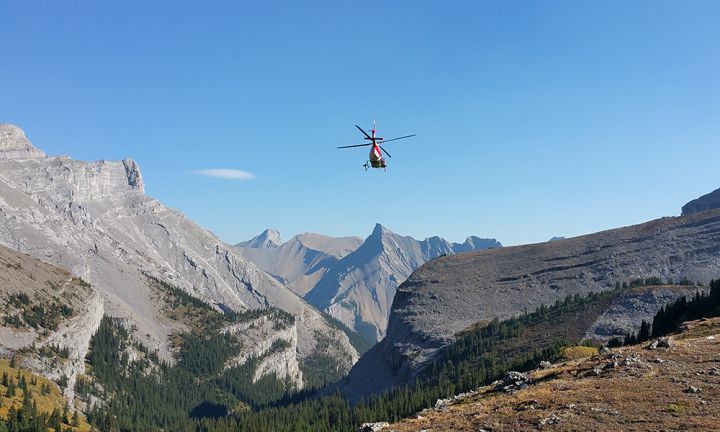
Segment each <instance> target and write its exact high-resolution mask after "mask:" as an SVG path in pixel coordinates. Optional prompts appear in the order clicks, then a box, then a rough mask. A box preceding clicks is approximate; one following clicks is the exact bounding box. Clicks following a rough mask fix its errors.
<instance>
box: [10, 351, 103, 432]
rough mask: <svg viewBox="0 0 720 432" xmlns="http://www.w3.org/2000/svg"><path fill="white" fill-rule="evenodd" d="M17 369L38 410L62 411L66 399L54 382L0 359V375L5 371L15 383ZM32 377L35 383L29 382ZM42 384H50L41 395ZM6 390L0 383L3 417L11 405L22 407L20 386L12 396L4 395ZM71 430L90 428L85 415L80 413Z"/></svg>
mask: <svg viewBox="0 0 720 432" xmlns="http://www.w3.org/2000/svg"><path fill="white" fill-rule="evenodd" d="M18 371H19V372H20V374H21V375H22V376H24V377H25V380H26V381H27V386H28V389H29V390H30V392H31V393H32V397H33V399H34V400H35V402H36V404H37V408H38V411H39V412H41V413H42V412H44V413H48V414H50V413H52V411H53V410H54V409H55V408H57V409H58V410H60V412H62V410H63V408H64V407H65V404H66V401H65V398H64V397H63V395H62V393H60V389H59V388H58V386H57V384H55V383H54V382H53V381H50V380H48V379H47V378H43V377H41V376H39V375H36V374H34V373H32V372H30V371H27V370H24V369H19V368H12V367H10V362H9V361H7V360H5V359H0V376H2V374H3V373H6V374H7V375H8V377H10V378H12V379H13V381H14V382H15V384H16V385H17V377H18ZM33 378H34V379H35V384H31V382H32V381H33ZM43 384H49V386H50V393H49V394H47V395H42V394H41V393H40V387H41V386H42V385H43ZM6 391H7V387H5V386H3V385H2V384H1V383H0V399H2V407H0V418H3V419H6V418H7V413H8V410H9V409H10V407H11V406H15V408H16V409H18V408H20V407H22V401H23V397H24V394H23V390H22V389H20V388H16V392H15V396H14V397H7V396H5V393H6ZM65 426H67V427H69V426H70V425H67V424H66V425H65ZM73 430H74V431H82V432H85V431H90V430H91V428H90V425H89V424H88V423H87V421H86V419H85V417H84V416H83V415H82V414H81V415H80V426H79V427H76V428H73Z"/></svg>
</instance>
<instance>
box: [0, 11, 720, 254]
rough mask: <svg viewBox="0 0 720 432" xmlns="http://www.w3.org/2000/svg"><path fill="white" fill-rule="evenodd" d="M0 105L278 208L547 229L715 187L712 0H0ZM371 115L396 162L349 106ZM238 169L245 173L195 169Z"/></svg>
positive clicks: (163, 188) (118, 153)
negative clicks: (374, 145) (371, 161)
mask: <svg viewBox="0 0 720 432" xmlns="http://www.w3.org/2000/svg"><path fill="white" fill-rule="evenodd" d="M0 21H1V22H2V25H0V42H2V55H1V56H0V85H2V92H1V93H0V121H5V122H11V123H14V124H17V125H19V126H21V127H22V128H23V129H25V131H26V133H27V134H28V136H29V137H30V139H31V140H32V141H33V142H34V143H35V144H36V145H37V146H38V147H40V148H42V149H43V150H45V151H46V152H48V153H49V154H67V155H70V156H71V157H73V158H75V159H85V160H97V159H108V160H112V159H120V158H126V157H131V158H133V159H135V160H136V161H138V163H139V164H140V166H141V169H142V172H143V175H144V178H145V182H146V191H147V193H148V194H150V195H151V196H153V197H156V198H158V199H159V200H161V201H162V202H163V203H165V204H167V205H169V206H172V207H176V208H179V209H180V210H182V211H183V212H185V213H186V214H187V215H188V216H189V217H190V218H192V219H193V220H195V221H197V222H199V223H200V224H201V225H203V226H205V227H207V228H209V229H211V230H212V231H214V232H215V233H217V234H218V235H219V236H220V237H221V238H222V239H224V240H225V241H228V242H232V243H234V242H237V241H240V240H244V239H247V238H249V237H252V236H254V235H255V234H256V233H258V232H260V231H262V230H263V229H264V228H265V227H275V228H277V229H279V230H280V231H281V232H282V233H283V236H284V237H285V238H288V237H290V236H291V235H294V234H297V233H301V232H307V231H309V232H319V233H324V234H328V235H359V236H363V237H364V236H366V235H368V234H369V233H370V231H371V230H372V227H373V225H374V223H375V222H381V223H382V224H384V225H385V226H387V227H388V228H390V229H392V230H393V231H396V232H398V233H401V234H408V235H413V236H415V237H417V238H424V237H426V236H430V235H442V236H445V237H447V238H448V239H450V240H453V241H462V240H463V239H464V238H465V237H466V236H467V235H469V234H474V235H480V236H489V237H496V238H498V239H499V240H500V241H502V242H504V243H506V244H520V243H528V242H537V241H544V240H547V239H548V238H550V237H551V236H554V235H564V236H572V235H578V234H583V233H590V232H594V231H598V230H601V229H606V228H612V227H617V226H624V225H629V224H633V223H640V222H643V221H647V220H650V219H654V218H657V217H661V216H668V215H675V214H678V213H679V209H680V206H681V205H683V204H684V203H685V202H686V201H688V200H689V199H691V198H694V197H696V196H699V195H701V194H704V193H706V192H709V191H711V190H714V189H716V188H717V187H720V170H719V169H718V168H717V167H718V162H717V161H718V160H720V103H718V101H720V26H718V25H717V23H718V22H720V2H717V1H687V2H680V1H633V2H625V1H605V2H596V1H474V0H473V1H464V2H463V1H452V2H441V1H433V2H429V1H427V2H422V1H402V0H401V1H368V2H356V1H342V0H340V1H338V0H332V1H315V2H309V1H302V2H297V1H287V2H280V1H270V2H241V1H232V2H231V1H227V2H220V1H216V2H200V1H196V2H187V1H175V0H173V1H152V2H148V1H123V2H112V1H73V2H58V1H54V0H53V1H50V0H48V1H37V2H36V1H8V0H0ZM373 120H376V121H377V124H378V129H379V132H380V135H382V136H385V137H391V136H398V135H405V134H410V133H415V134H417V137H416V138H413V139H409V140H404V141H398V142H397V143H391V144H389V145H388V150H390V152H391V154H392V155H393V158H392V159H390V160H389V169H388V171H387V172H382V171H373V172H367V173H366V172H365V171H364V170H363V169H362V167H361V165H362V163H363V162H364V161H365V160H366V159H367V151H366V150H365V149H349V150H336V149H335V147H336V146H338V145H347V144H355V143H358V142H362V140H361V136H360V134H359V133H358V132H357V131H356V130H355V128H354V126H353V124H355V123H358V124H360V125H361V126H365V127H368V128H369V127H370V125H371V124H372V121H373ZM208 169H235V170H242V171H244V172H247V173H249V174H252V176H249V177H254V178H248V179H221V178H214V177H207V176H200V175H192V174H190V172H191V171H197V170H208Z"/></svg>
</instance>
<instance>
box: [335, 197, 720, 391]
mask: <svg viewBox="0 0 720 432" xmlns="http://www.w3.org/2000/svg"><path fill="white" fill-rule="evenodd" d="M719 244H720V211H718V210H715V211H709V212H704V213H697V214H692V215H688V216H682V217H674V218H664V219H658V220H655V221H651V222H648V223H645V224H640V225H635V226H630V227H626V228H620V229H615V230H610V231H604V232H600V233H596V234H591V235H586V236H582V237H576V238H570V239H565V240H558V241H554V242H545V243H539V244H533V245H526V246H516V247H507V248H499V249H491V250H486V251H479V252H469V253H465V254H458V255H452V256H445V257H441V258H438V259H435V260H432V261H430V262H428V263H426V264H425V265H424V266H422V267H421V268H419V269H418V270H416V271H415V272H414V273H413V274H412V275H411V276H410V277H409V278H408V280H407V281H406V282H405V283H403V284H402V285H401V286H400V287H399V288H398V293H397V294H396V296H395V299H394V302H393V308H392V313H391V316H390V320H389V325H388V332H387V336H386V337H385V339H384V340H383V341H382V342H380V343H379V344H378V345H376V346H375V347H373V348H372V349H371V350H370V351H368V352H367V353H366V354H365V355H364V356H363V357H362V358H361V360H360V361H359V362H358V364H356V365H355V366H354V367H353V370H352V371H351V373H350V375H349V377H348V379H347V380H346V381H345V382H344V383H343V384H341V390H342V391H343V393H344V394H345V395H347V396H349V397H352V398H357V397H360V396H362V395H367V394H371V393H376V392H379V391H382V390H384V389H387V388H388V387H389V386H390V385H392V384H402V383H404V382H408V381H407V380H412V379H413V377H414V376H415V374H416V373H417V371H418V370H420V369H422V368H423V367H424V366H426V365H427V364H428V362H430V361H431V360H432V359H433V357H434V355H435V353H436V352H437V351H438V350H439V349H440V348H442V347H444V346H447V345H448V344H450V343H451V342H452V341H453V340H454V339H455V335H456V334H457V333H458V332H460V331H462V330H463V329H465V328H467V327H468V326H470V325H472V324H473V323H476V322H480V321H483V320H490V319H492V318H494V317H499V318H501V319H502V318H507V317H510V316H513V315H519V314H522V313H523V312H524V311H526V310H534V309H535V308H536V307H538V306H540V305H543V304H553V303H554V302H556V301H558V300H562V299H564V298H565V297H567V296H573V295H575V294H585V293H588V292H590V291H595V292H598V291H606V290H611V289H613V288H614V287H615V286H616V284H617V283H620V282H630V281H632V280H634V279H636V278H649V277H659V278H661V279H662V280H667V279H674V280H681V279H683V278H688V279H691V280H698V281H705V282H707V281H709V280H710V279H711V278H712V277H713V276H714V275H717V274H719V273H720V247H719V246H718V245H719Z"/></svg>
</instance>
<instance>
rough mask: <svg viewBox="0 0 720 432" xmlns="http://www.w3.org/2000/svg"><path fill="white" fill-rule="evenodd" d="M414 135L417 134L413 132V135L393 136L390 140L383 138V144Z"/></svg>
mask: <svg viewBox="0 0 720 432" xmlns="http://www.w3.org/2000/svg"><path fill="white" fill-rule="evenodd" d="M414 136H415V134H412V135H405V136H401V137H398V138H391V139H389V140H383V144H384V143H386V142H390V141H397V140H400V139H405V138H411V137H414Z"/></svg>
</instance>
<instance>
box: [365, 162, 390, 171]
mask: <svg viewBox="0 0 720 432" xmlns="http://www.w3.org/2000/svg"><path fill="white" fill-rule="evenodd" d="M371 166H372V165H371V164H370V161H367V162H365V163H364V164H363V168H365V171H367V170H368V168H370V167H371ZM373 168H375V167H373ZM378 168H380V167H378ZM382 169H383V170H384V171H385V172H387V166H384V167H382Z"/></svg>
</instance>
